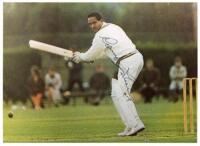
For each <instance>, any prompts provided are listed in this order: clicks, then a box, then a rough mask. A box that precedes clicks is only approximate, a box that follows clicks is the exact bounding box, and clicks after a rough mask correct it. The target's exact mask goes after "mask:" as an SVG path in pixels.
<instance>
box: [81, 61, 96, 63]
mask: <svg viewBox="0 0 200 146" xmlns="http://www.w3.org/2000/svg"><path fill="white" fill-rule="evenodd" d="M82 62H83V63H94V61H82Z"/></svg>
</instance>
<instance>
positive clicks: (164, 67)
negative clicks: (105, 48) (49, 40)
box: [3, 48, 197, 100]
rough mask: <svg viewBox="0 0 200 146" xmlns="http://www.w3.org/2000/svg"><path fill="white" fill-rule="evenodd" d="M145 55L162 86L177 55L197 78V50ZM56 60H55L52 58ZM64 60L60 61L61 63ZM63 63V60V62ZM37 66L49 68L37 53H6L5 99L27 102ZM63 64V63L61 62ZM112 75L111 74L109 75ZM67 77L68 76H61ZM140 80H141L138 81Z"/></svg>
mask: <svg viewBox="0 0 200 146" xmlns="http://www.w3.org/2000/svg"><path fill="white" fill-rule="evenodd" d="M139 50H140V51H141V52H142V54H143V55H144V60H146V59H147V58H149V57H150V58H153V59H154V61H155V65H156V66H157V67H158V68H159V69H160V71H161V75H162V82H161V86H163V87H166V88H167V87H168V85H169V82H170V80H169V69H170V67H171V65H172V64H173V61H174V57H175V55H180V56H181V57H182V59H183V63H184V65H186V67H187V70H188V77H196V76H197V49H193V48H192V49H190V48H188V49H181V48H179V49H176V50H171V49H162V48H161V49H150V48H148V49H145V48H143V49H142V48H139ZM51 59H54V58H51ZM61 60H62V59H60V61H61ZM62 61H63V60H62ZM107 63H108V64H107V65H105V66H107V67H113V65H112V63H111V62H110V61H108V62H107ZM33 64H35V65H38V66H41V64H42V65H43V66H42V68H43V69H44V68H47V67H48V66H47V65H45V63H44V61H43V60H42V56H40V55H39V54H37V53H36V52H31V51H25V52H23V51H20V52H19V53H17V52H15V53H10V52H7V53H4V60H3V65H4V66H3V79H4V80H3V87H4V98H5V97H10V98H12V99H13V100H17V99H20V100H25V99H27V98H28V95H27V90H26V81H27V78H28V75H29V72H30V67H31V66H32V65H33ZM61 64H62V62H61ZM85 69H87V70H85V71H87V72H92V71H93V70H94V68H92V67H87V68H85ZM107 74H110V73H107ZM61 75H62V76H66V74H65V75H64V74H61ZM138 80H139V79H138ZM138 80H137V81H136V83H135V85H134V87H135V88H138V87H140V84H139V81H138Z"/></svg>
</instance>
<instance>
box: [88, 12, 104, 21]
mask: <svg viewBox="0 0 200 146" xmlns="http://www.w3.org/2000/svg"><path fill="white" fill-rule="evenodd" d="M89 17H95V18H96V19H97V20H101V19H102V16H101V14H99V13H97V12H92V13H90V14H89V15H88V18H89Z"/></svg>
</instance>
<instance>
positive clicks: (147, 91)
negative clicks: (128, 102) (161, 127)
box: [140, 59, 160, 103]
mask: <svg viewBox="0 0 200 146" xmlns="http://www.w3.org/2000/svg"><path fill="white" fill-rule="evenodd" d="M141 82H142V88H141V89H140V91H141V94H142V96H143V97H144V102H145V103H151V102H152V98H153V96H155V95H156V94H157V92H158V85H159V82H160V71H159V69H158V68H156V67H155V66H154V62H153V60H152V59H147V61H146V64H145V68H144V69H143V71H142V73H141Z"/></svg>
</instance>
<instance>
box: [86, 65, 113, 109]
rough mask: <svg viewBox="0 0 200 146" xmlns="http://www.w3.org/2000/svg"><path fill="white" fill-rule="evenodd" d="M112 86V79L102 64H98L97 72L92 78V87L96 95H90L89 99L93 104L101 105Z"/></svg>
mask: <svg viewBox="0 0 200 146" xmlns="http://www.w3.org/2000/svg"><path fill="white" fill-rule="evenodd" d="M109 88H110V79H109V78H108V76H107V75H106V74H105V73H104V68H103V66H102V65H97V66H96V72H95V73H94V74H93V75H92V77H91V78H90V89H91V91H92V92H94V93H95V96H91V97H88V99H87V101H88V102H89V103H91V104H93V105H99V104H100V101H101V99H102V98H103V97H104V96H105V92H106V91H107V90H108V89H109Z"/></svg>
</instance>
